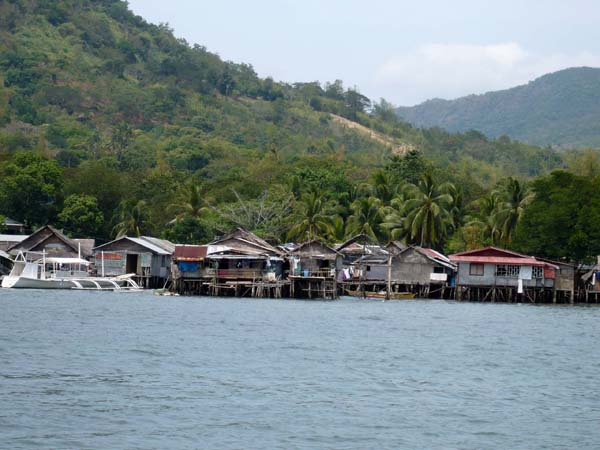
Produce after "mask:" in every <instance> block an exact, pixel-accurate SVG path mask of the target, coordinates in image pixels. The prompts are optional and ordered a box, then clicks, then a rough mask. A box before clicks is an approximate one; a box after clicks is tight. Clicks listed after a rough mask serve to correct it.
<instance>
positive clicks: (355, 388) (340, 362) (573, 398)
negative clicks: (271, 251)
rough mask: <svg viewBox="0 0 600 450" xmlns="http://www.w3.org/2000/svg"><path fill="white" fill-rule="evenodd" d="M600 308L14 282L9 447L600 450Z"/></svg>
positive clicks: (4, 425) (3, 436) (1, 314)
mask: <svg viewBox="0 0 600 450" xmlns="http://www.w3.org/2000/svg"><path fill="white" fill-rule="evenodd" d="M599 378H600V309H596V308H577V307H575V308H573V307H534V306H530V305H500V304H473V303H451V302H443V301H390V302H381V301H363V300H340V301H337V302H308V301H304V302H303V301H289V300H250V299H208V298H183V297H179V298H168V297H156V296H153V295H152V294H151V293H143V294H138V293H136V294H132V293H129V294H114V293H105V292H84V293H81V292H79V293H78V292H48V291H11V290H0V448H3V449H4V448H6V449H21V448H26V449H33V448H56V449H59V448H60V449H66V448H77V449H84V448H85V449H118V448H152V449H164V448H189V449H195V448H207V449H250V448H255V449H259V448H260V449H263V448H264V449H274V448H278V449H296V448H298V449H304V448H319V449H321V448H323V449H324V448H328V449H371V448H378V449H380V448H390V449H392V448H409V449H452V448H460V449H489V448H502V449H521V448H522V449H537V448H548V449H557V448H564V449H572V448H578V449H592V448H600V388H599V387H598V379H599Z"/></svg>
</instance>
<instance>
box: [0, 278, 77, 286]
mask: <svg viewBox="0 0 600 450" xmlns="http://www.w3.org/2000/svg"><path fill="white" fill-rule="evenodd" d="M2 287H3V288H13V289H73V288H74V287H75V284H74V283H73V282H72V281H69V280H36V279H34V278H27V277H11V276H6V277H4V279H3V280H2Z"/></svg>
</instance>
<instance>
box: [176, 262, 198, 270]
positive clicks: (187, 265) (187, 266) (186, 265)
mask: <svg viewBox="0 0 600 450" xmlns="http://www.w3.org/2000/svg"><path fill="white" fill-rule="evenodd" d="M177 267H179V270H181V271H182V272H197V271H198V261H177Z"/></svg>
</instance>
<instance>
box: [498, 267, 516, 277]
mask: <svg viewBox="0 0 600 450" xmlns="http://www.w3.org/2000/svg"><path fill="white" fill-rule="evenodd" d="M520 273H521V266H516V265H513V264H498V265H497V266H496V276H497V277H508V278H519V274H520Z"/></svg>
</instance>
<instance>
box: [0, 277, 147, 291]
mask: <svg viewBox="0 0 600 450" xmlns="http://www.w3.org/2000/svg"><path fill="white" fill-rule="evenodd" d="M2 287H3V288H10V289H89V290H113V289H122V288H133V289H135V288H138V289H139V287H138V286H136V285H128V280H127V279H108V278H104V279H102V278H78V279H74V280H70V279H65V278H60V279H47V280H39V279H35V278H28V277H11V276H5V277H4V279H3V280H2Z"/></svg>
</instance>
